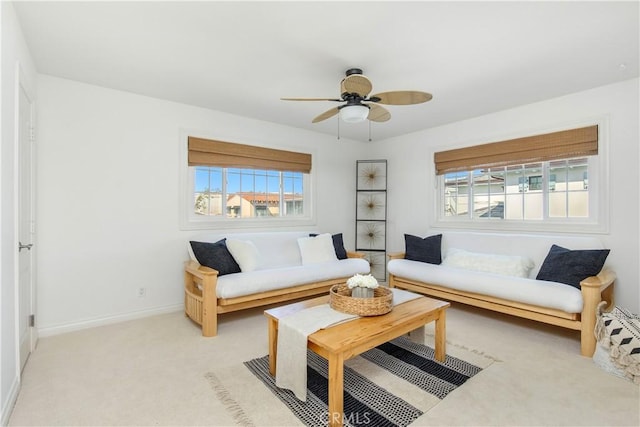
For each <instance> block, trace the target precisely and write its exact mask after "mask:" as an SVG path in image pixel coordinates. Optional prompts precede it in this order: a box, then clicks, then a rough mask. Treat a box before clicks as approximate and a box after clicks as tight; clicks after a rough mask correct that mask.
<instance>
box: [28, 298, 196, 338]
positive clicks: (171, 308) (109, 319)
mask: <svg viewBox="0 0 640 427" xmlns="http://www.w3.org/2000/svg"><path fill="white" fill-rule="evenodd" d="M181 310H184V305H183V304H174V305H167V306H163V307H154V308H150V309H146V310H139V311H133V312H129V313H123V314H116V315H113V316H104V317H97V318H94V319H87V320H82V321H79V322H72V323H63V324H58V325H54V326H45V327H42V328H38V337H39V338H42V337H49V336H52V335H59V334H65V333H67V332H73V331H79V330H82V329H89V328H95V327H96V326H105V325H111V324H114V323H120V322H126V321H127V320H135V319H141V318H143V317H149V316H155V315H158V314H166V313H174V312H176V311H181Z"/></svg>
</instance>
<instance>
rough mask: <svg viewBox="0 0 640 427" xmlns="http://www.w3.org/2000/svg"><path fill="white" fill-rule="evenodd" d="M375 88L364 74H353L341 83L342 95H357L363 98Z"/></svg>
mask: <svg viewBox="0 0 640 427" xmlns="http://www.w3.org/2000/svg"><path fill="white" fill-rule="evenodd" d="M372 88H373V86H372V85H371V82H370V81H369V79H368V78H366V77H365V76H363V75H362V74H351V75H350V76H347V77H345V78H344V79H342V82H340V93H341V94H343V93H345V92H346V93H357V94H358V95H360V96H361V97H363V98H364V97H365V96H367V94H368V93H369V92H371V89H372Z"/></svg>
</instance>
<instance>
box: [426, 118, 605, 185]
mask: <svg viewBox="0 0 640 427" xmlns="http://www.w3.org/2000/svg"><path fill="white" fill-rule="evenodd" d="M596 154H598V126H597V125H595V126H588V127H583V128H579V129H570V130H563V131H559V132H553V133H547V134H543V135H534V136H527V137H524V138H516V139H510V140H507V141H500V142H492V143H489V144H482V145H474V146H472V147H465V148H458V149H455V150H447V151H440V152H438V153H435V154H434V162H435V165H436V175H443V174H445V173H448V172H456V171H468V170H473V169H479V168H488V167H499V166H507V165H513V164H523V163H532V162H543V161H549V160H557V159H566V158H570V157H582V156H593V155H596Z"/></svg>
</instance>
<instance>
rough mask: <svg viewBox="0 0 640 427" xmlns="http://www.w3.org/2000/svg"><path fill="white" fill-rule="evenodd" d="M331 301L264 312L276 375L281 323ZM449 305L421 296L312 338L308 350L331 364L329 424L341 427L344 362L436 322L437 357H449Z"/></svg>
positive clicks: (312, 301)
mask: <svg viewBox="0 0 640 427" xmlns="http://www.w3.org/2000/svg"><path fill="white" fill-rule="evenodd" d="M328 302H329V297H328V296H324V297H320V298H314V299H310V300H306V301H302V302H299V303H295V304H289V305H285V306H283V307H278V308H273V309H270V310H266V311H265V312H264V314H265V316H266V317H267V319H268V323H269V372H270V373H271V375H273V376H275V374H276V352H277V348H278V320H279V319H281V318H283V317H286V316H288V315H290V314H293V313H295V312H297V311H300V310H304V309H305V308H309V307H314V306H316V305H320V304H326V303H328ZM449 305H450V304H449V303H448V302H445V301H438V300H435V299H432V298H428V297H423V296H421V297H418V298H416V299H413V300H410V301H407V302H405V303H402V304H399V305H396V306H394V307H393V310H391V312H390V313H387V314H385V315H382V316H372V317H359V318H356V319H353V320H350V321H347V322H344V323H340V324H338V325H335V326H331V327H328V328H326V329H321V330H319V331H317V332H314V333H313V334H311V335H309V338H308V340H307V347H308V348H309V349H311V350H312V351H313V352H315V353H317V354H318V355H320V356H322V357H324V358H325V359H327V360H328V362H329V405H328V406H329V408H328V409H329V425H330V426H341V425H342V419H343V405H344V394H343V393H344V389H343V388H344V361H345V360H348V359H350V358H352V357H355V356H357V355H359V354H361V353H364V352H365V351H367V350H370V349H372V348H374V347H376V346H378V345H380V344H383V343H385V342H388V341H391V340H392V339H394V338H397V337H399V336H401V335H404V334H406V333H408V332H411V331H413V330H415V329H418V328H420V327H422V326H424V325H426V324H427V323H429V322H432V321H435V332H436V336H435V357H436V359H437V360H439V361H441V362H443V361H444V359H445V355H446V336H445V335H446V329H445V323H446V317H445V310H446V309H447V308H448V307H449Z"/></svg>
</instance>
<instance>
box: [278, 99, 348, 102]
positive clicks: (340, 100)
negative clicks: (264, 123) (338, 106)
mask: <svg viewBox="0 0 640 427" xmlns="http://www.w3.org/2000/svg"><path fill="white" fill-rule="evenodd" d="M280 99H281V100H282V101H337V102H342V99H335V98H280Z"/></svg>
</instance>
